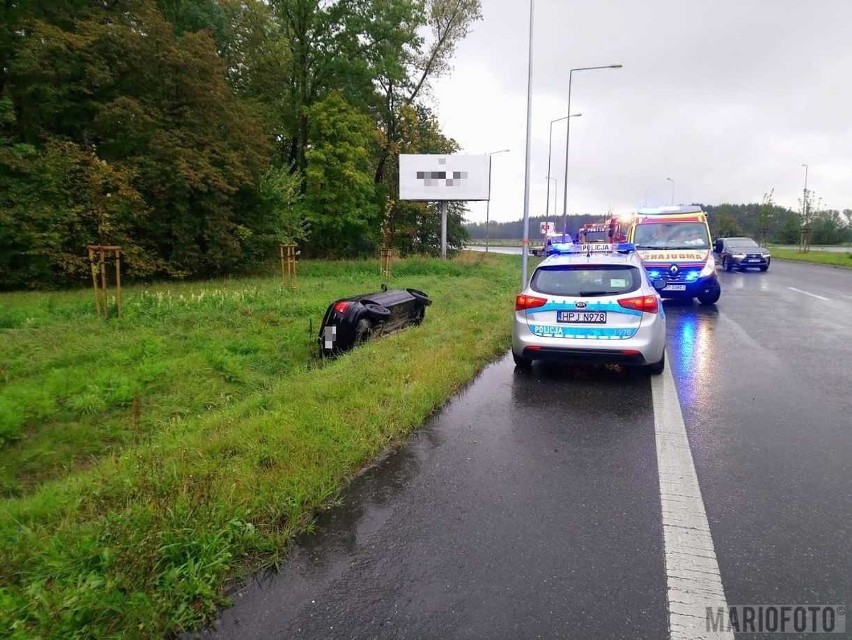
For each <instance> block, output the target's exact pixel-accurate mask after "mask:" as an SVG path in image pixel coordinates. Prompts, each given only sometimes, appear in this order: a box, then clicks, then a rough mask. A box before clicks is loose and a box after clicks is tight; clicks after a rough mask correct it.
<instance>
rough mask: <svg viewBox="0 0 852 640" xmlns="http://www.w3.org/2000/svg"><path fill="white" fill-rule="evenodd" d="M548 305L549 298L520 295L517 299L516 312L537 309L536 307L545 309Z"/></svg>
mask: <svg viewBox="0 0 852 640" xmlns="http://www.w3.org/2000/svg"><path fill="white" fill-rule="evenodd" d="M546 304H547V298H539V297H538V296H528V295H526V294H525V293H519V294H518V295H517V297H516V298H515V311H523V310H524V309H535V308H536V307H543V306H544V305H546Z"/></svg>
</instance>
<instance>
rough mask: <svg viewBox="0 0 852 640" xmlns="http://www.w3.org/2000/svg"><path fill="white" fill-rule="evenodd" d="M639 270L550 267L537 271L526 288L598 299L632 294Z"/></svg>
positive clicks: (594, 266)
mask: <svg viewBox="0 0 852 640" xmlns="http://www.w3.org/2000/svg"><path fill="white" fill-rule="evenodd" d="M641 284H642V277H641V276H640V274H639V269H637V268H636V267H630V266H619V265H553V266H549V267H539V268H538V269H537V270H536V272H535V273H534V274H533V277H532V280H531V281H530V286H531V287H532V288H533V289H534V290H536V291H538V292H539V293H546V294H549V295H554V296H574V297H589V298H594V297H599V296H614V295H618V294H621V293H630V292H631V291H636V290H637V289H638V288H639V286H640V285H641Z"/></svg>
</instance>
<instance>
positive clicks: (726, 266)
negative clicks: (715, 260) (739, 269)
mask: <svg viewBox="0 0 852 640" xmlns="http://www.w3.org/2000/svg"><path fill="white" fill-rule="evenodd" d="M722 268H723V269H724V270H725V271H728V272H730V271H733V270H734V266H733V265H732V264H731V259H730V258H729V257H728V256H725V257H724V258H722Z"/></svg>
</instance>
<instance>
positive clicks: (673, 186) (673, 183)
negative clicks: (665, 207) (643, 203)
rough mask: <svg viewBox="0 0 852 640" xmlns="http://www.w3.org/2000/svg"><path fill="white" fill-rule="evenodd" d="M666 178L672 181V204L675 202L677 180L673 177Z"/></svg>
mask: <svg viewBox="0 0 852 640" xmlns="http://www.w3.org/2000/svg"><path fill="white" fill-rule="evenodd" d="M666 180H668V181H669V182H671V183H672V201H671V204H674V190H675V181H674V180H672V179H671V178H666Z"/></svg>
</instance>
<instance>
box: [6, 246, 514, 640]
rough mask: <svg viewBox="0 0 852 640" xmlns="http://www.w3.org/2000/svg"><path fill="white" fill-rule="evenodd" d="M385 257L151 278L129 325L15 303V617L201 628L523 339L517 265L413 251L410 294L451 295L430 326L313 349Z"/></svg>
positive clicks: (11, 507) (68, 301)
mask: <svg viewBox="0 0 852 640" xmlns="http://www.w3.org/2000/svg"><path fill="white" fill-rule="evenodd" d="M377 267H378V265H377V263H376V262H369V263H366V262H364V263H359V262H348V263H346V262H340V263H303V264H302V265H301V267H300V276H299V286H298V289H296V290H295V291H291V290H288V289H285V288H283V287H281V286H280V284H278V281H277V280H276V279H275V278H257V279H243V280H233V281H218V282H206V283H186V284H169V285H158V286H155V287H149V288H147V289H144V288H131V289H128V290H126V291H125V296H124V297H125V317H124V318H123V319H122V320H117V319H112V320H109V321H99V320H97V319H95V318H93V311H92V306H93V305H92V302H91V300H90V298H89V296H90V295H91V294H90V293H89V292H85V291H78V292H65V293H51V294H33V293H27V294H6V295H2V296H0V308H2V315H0V323H2V324H0V326H2V327H4V328H3V329H0V339H2V342H0V407H1V408H2V411H0V415H2V420H3V422H2V429H3V434H4V435H3V436H2V437H3V444H2V445H0V447H2V448H0V459H2V482H3V491H4V493H5V497H4V498H3V502H2V509H0V629H2V630H9V633H10V635H11V636H12V637H20V638H31V637H44V638H48V637H50V638H75V637H78V638H88V637H130V638H134V637H140V638H154V637H162V636H164V635H167V634H171V633H176V632H179V631H181V630H186V629H190V628H194V627H197V626H198V625H199V624H200V623H201V622H203V621H205V620H209V619H210V618H211V617H213V616H214V615H215V607H216V606H217V605H219V604H222V603H223V602H224V598H223V595H222V594H223V589H224V587H225V585H227V584H228V582H229V581H230V580H233V579H235V578H238V577H240V576H244V575H245V574H246V572H248V571H250V570H255V569H258V568H261V567H264V566H269V565H271V564H274V563H276V562H278V561H280V559H281V558H282V554H284V553H285V552H286V548H287V544H288V542H289V541H290V540H291V539H292V536H293V535H295V533H297V532H299V531H303V530H305V529H306V528H309V527H310V523H311V520H312V514H313V513H314V512H315V511H316V509H317V508H319V507H320V506H322V505H323V504H324V503H326V502H328V501H329V500H331V499H333V498H334V496H335V495H336V494H337V493H338V491H339V489H340V487H341V486H342V485H344V484H345V482H346V481H347V480H348V479H349V478H350V477H351V476H352V474H353V473H355V472H356V471H357V470H358V469H359V468H361V467H363V466H364V465H365V464H367V463H368V462H369V461H370V460H372V459H373V458H374V457H375V456H376V455H377V454H378V453H380V452H381V451H382V450H384V449H386V448H387V447H389V446H393V445H395V444H396V443H398V442H399V441H400V440H401V439H402V438H403V437H404V436H405V434H407V433H408V432H409V431H410V430H411V429H412V428H415V427H417V426H418V425H420V424H422V422H423V420H424V419H425V418H426V417H427V416H428V415H429V414H430V413H432V412H433V411H435V410H436V409H437V408H439V407H440V406H441V405H442V404H443V403H444V402H445V401H446V400H447V398H448V397H449V396H450V395H451V394H452V393H453V392H454V391H456V390H457V389H458V388H459V387H460V386H462V385H463V384H465V383H466V382H467V381H468V380H470V378H471V377H472V376H473V375H474V374H475V373H476V372H477V371H478V370H479V369H480V368H481V367H482V366H483V365H484V363H486V362H487V361H489V360H490V359H492V358H493V357H495V356H496V355H497V354H499V353H501V352H503V351H504V350H505V349H506V348H507V347H508V344H509V327H510V323H509V315H510V314H509V309H511V300H512V295H513V293H514V291H516V288H517V279H518V278H517V273H518V268H517V267H518V265H517V258H513V257H511V256H496V255H494V256H485V255H484V254H481V253H480V254H463V256H462V257H461V258H460V259H457V260H455V261H452V262H448V263H443V262H440V261H433V260H406V261H399V262H397V263H396V264H395V267H394V278H393V280H392V281H391V283H390V284H391V286H394V285H398V286H413V287H416V288H419V289H423V290H425V291H427V292H429V293H430V295H431V296H432V297H433V299H434V304H433V305H432V307H430V309H429V311H428V312H427V316H426V321H425V322H424V324H423V325H422V326H420V327H417V328H413V329H409V330H406V331H403V332H400V333H397V334H395V335H391V336H387V337H385V338H382V339H380V340H376V341H373V342H371V343H368V344H367V345H365V346H363V347H361V348H359V349H356V350H355V351H353V352H352V353H349V354H347V355H346V356H345V357H343V358H340V359H338V360H336V361H334V362H330V363H325V364H321V363H317V362H315V361H313V360H312V358H311V355H312V353H313V351H314V349H315V347H314V344H313V342H312V340H311V337H310V336H309V335H308V324H309V320H310V319H313V321H314V329H316V323H317V322H319V320H320V319H321V315H322V313H323V311H324V310H325V307H326V305H327V304H328V302H329V301H331V300H332V299H334V298H335V297H339V296H343V295H347V294H352V293H357V292H364V291H368V290H374V289H375V288H376V287H377V286H378V284H379V278H378V276H377V274H376V271H377ZM134 399H136V400H135V401H134ZM134 404H136V406H138V407H139V408H140V410H139V411H138V415H137V411H135V410H134ZM0 635H2V631H0Z"/></svg>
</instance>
